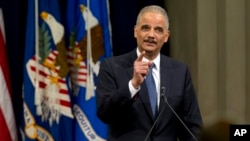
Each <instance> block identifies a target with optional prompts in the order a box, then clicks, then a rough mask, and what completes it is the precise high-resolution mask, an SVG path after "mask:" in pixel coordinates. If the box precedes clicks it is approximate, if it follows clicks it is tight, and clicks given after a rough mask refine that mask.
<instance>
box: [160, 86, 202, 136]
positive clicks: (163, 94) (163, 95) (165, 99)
mask: <svg viewBox="0 0 250 141" xmlns="http://www.w3.org/2000/svg"><path fill="white" fill-rule="evenodd" d="M162 91H163V92H162V94H161V96H162V97H163V99H164V101H165V103H166V104H167V105H168V107H169V108H170V109H171V111H172V112H173V113H174V114H175V116H176V117H177V118H178V119H179V121H180V122H181V123H182V125H183V126H184V127H185V128H186V130H187V131H188V132H189V133H190V135H191V136H192V137H193V138H194V140H195V141H198V139H197V138H196V137H195V135H194V134H193V133H192V132H191V131H190V130H189V128H188V127H187V125H186V124H185V123H184V122H183V121H182V120H181V118H180V117H179V116H178V114H177V113H176V112H175V110H174V109H173V108H172V106H171V105H170V104H169V103H168V100H167V97H166V95H165V87H162Z"/></svg>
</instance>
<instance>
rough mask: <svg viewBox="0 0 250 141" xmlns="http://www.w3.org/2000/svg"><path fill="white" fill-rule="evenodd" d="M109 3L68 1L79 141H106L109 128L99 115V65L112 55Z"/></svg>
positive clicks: (76, 126)
mask: <svg viewBox="0 0 250 141" xmlns="http://www.w3.org/2000/svg"><path fill="white" fill-rule="evenodd" d="M108 5H109V4H108V1H106V0H88V1H87V0H69V1H68V4H67V6H68V7H67V23H66V25H67V26H66V27H67V29H66V35H67V36H68V42H67V43H68V64H69V66H70V78H71V82H72V83H71V88H72V89H71V90H72V93H73V94H72V102H73V108H72V110H73V114H74V116H75V131H74V133H75V140H76V141H104V140H106V139H107V136H108V128H107V125H105V124H104V123H102V122H101V121H100V120H99V119H98V117H97V114H96V96H95V87H96V86H95V85H96V81H97V75H98V72H99V67H100V63H101V62H102V60H103V59H104V58H106V57H110V56H111V55H112V49H111V38H110V25H109V16H108V14H109V13H108Z"/></svg>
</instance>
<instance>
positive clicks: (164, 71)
mask: <svg viewBox="0 0 250 141" xmlns="http://www.w3.org/2000/svg"><path fill="white" fill-rule="evenodd" d="M172 76H173V75H172V69H171V67H170V65H169V64H168V62H167V59H166V58H165V56H163V55H161V61H160V79H161V80H160V88H163V87H165V96H166V97H169V92H170V87H171V83H170V82H171V80H172ZM161 93H162V92H161ZM163 105H165V102H164V99H163V98H162V97H161V98H160V108H159V111H161V109H162V108H163Z"/></svg>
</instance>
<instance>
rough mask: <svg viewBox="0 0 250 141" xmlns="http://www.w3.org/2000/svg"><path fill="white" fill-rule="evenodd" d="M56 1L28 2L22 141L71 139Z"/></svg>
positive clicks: (64, 57)
mask: <svg viewBox="0 0 250 141" xmlns="http://www.w3.org/2000/svg"><path fill="white" fill-rule="evenodd" d="M59 11H60V9H59V4H58V1H57V0H39V1H38V0H28V10H27V28H26V41H25V54H24V72H23V77H24V78H23V116H22V118H23V119H22V121H21V126H22V127H21V128H20V129H21V130H20V131H21V135H22V138H23V140H25V141H33V140H41V141H71V140H73V135H72V133H73V131H72V127H73V124H72V122H73V118H74V116H73V113H72V109H71V99H70V94H69V87H68V74H69V67H68V64H67V61H66V60H67V50H66V47H65V33H64V32H65V30H64V26H63V25H62V24H61V20H60V13H59Z"/></svg>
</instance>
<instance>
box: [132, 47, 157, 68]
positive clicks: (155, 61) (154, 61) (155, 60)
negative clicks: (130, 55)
mask: <svg viewBox="0 0 250 141" xmlns="http://www.w3.org/2000/svg"><path fill="white" fill-rule="evenodd" d="M136 53H137V56H140V55H141V53H140V51H139V49H138V48H137V49H136ZM142 61H147V62H148V61H149V60H148V59H147V58H145V57H143V58H142ZM153 63H154V64H155V69H156V70H159V68H160V53H159V54H158V55H157V57H156V58H155V59H154V60H153Z"/></svg>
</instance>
